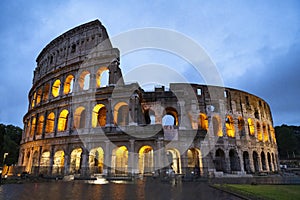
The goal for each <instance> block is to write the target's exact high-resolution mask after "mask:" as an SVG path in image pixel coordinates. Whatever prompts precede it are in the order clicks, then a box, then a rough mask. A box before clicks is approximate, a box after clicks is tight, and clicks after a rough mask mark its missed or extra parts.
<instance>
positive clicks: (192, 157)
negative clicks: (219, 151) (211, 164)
mask: <svg viewBox="0 0 300 200" xmlns="http://www.w3.org/2000/svg"><path fill="white" fill-rule="evenodd" d="M201 157H202V156H201V152H200V150H199V149H197V148H191V149H189V150H188V151H187V158H188V169H189V171H190V172H192V173H193V174H194V175H196V176H200V175H201V174H202V158H201Z"/></svg>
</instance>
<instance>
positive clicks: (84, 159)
mask: <svg viewBox="0 0 300 200" xmlns="http://www.w3.org/2000/svg"><path fill="white" fill-rule="evenodd" d="M81 157H82V159H81V160H82V163H81V172H80V175H81V176H87V174H88V158H89V151H88V150H86V149H83V151H82V153H81Z"/></svg>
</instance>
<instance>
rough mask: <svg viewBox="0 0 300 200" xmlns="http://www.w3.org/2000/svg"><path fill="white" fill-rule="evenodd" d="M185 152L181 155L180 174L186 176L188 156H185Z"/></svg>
mask: <svg viewBox="0 0 300 200" xmlns="http://www.w3.org/2000/svg"><path fill="white" fill-rule="evenodd" d="M187 151H188V150H186V151H185V152H184V153H183V154H182V155H181V172H182V173H183V174H185V175H187V172H188V156H187Z"/></svg>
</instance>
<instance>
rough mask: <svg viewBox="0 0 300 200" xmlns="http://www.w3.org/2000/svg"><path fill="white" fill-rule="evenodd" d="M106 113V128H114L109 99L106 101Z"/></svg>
mask: <svg viewBox="0 0 300 200" xmlns="http://www.w3.org/2000/svg"><path fill="white" fill-rule="evenodd" d="M106 112H107V113H106V126H114V117H113V107H112V102H111V98H109V99H108V104H107V108H106Z"/></svg>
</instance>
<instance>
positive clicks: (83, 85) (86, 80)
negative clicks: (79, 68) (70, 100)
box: [78, 71, 90, 90]
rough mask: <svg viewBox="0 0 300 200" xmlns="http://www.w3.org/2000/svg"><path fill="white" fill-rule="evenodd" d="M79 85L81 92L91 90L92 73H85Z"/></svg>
mask: <svg viewBox="0 0 300 200" xmlns="http://www.w3.org/2000/svg"><path fill="white" fill-rule="evenodd" d="M78 84H79V87H80V89H81V90H88V89H89V88H90V72H89V71H83V72H82V73H81V74H80V76H79V80H78Z"/></svg>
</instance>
